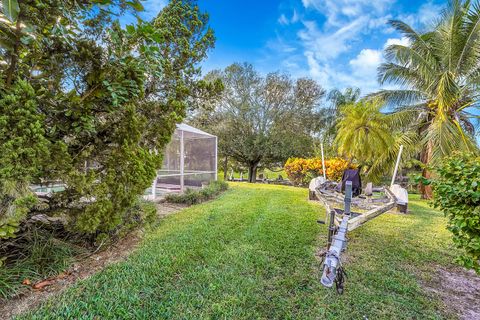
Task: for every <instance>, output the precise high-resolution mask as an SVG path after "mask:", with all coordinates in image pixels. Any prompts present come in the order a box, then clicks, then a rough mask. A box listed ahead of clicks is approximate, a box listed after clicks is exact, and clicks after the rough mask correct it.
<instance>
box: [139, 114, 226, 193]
mask: <svg viewBox="0 0 480 320" xmlns="http://www.w3.org/2000/svg"><path fill="white" fill-rule="evenodd" d="M217 148H218V138H217V137H216V136H214V135H212V134H209V133H207V132H204V131H202V130H200V129H197V128H194V127H192V126H189V125H187V124H185V123H181V124H178V125H177V128H176V130H175V133H174V134H173V136H172V140H171V142H170V143H169V144H168V145H167V147H166V148H165V151H164V160H163V166H162V168H161V169H160V170H158V171H157V177H156V179H155V180H154V181H153V183H152V187H151V188H150V190H149V191H147V194H146V198H147V199H150V200H155V198H156V197H157V196H158V195H162V194H167V193H172V192H183V191H185V189H186V188H196V187H201V186H202V185H203V184H205V183H208V182H210V181H212V180H217V179H218V173H217V169H218V150H217Z"/></svg>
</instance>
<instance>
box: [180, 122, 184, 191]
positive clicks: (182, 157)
mask: <svg viewBox="0 0 480 320" xmlns="http://www.w3.org/2000/svg"><path fill="white" fill-rule="evenodd" d="M184 143H185V141H184V139H183V130H182V134H181V135H180V191H182V192H183V190H184V187H185V180H184V173H185V146H184Z"/></svg>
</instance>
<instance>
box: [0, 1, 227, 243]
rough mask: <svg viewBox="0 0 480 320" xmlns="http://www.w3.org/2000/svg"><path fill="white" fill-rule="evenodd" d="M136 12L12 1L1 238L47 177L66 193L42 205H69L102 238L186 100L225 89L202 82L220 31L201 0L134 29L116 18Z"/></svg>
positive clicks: (131, 6) (0, 25)
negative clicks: (203, 65)
mask: <svg viewBox="0 0 480 320" xmlns="http://www.w3.org/2000/svg"><path fill="white" fill-rule="evenodd" d="M8 4H13V6H9V5H8ZM138 10H142V6H141V3H140V2H139V1H123V0H117V1H114V0H110V1H109V0H106V1H105V0H96V1H95V0H94V1H87V0H84V1H73V0H72V1H63V0H62V1H60V0H46V1H33V0H32V1H21V2H18V3H17V2H16V1H7V2H5V1H4V2H3V6H2V13H3V16H4V17H6V18H4V19H1V20H0V52H1V53H2V60H1V61H0V72H1V73H0V92H1V98H0V114H1V115H0V122H1V124H2V126H1V133H2V134H1V135H0V145H1V151H2V155H1V156H0V168H2V169H1V172H0V197H1V201H2V207H1V208H0V237H8V236H11V235H12V234H13V233H14V232H15V230H16V226H18V223H19V221H21V219H23V218H25V215H26V214H28V212H29V210H30V209H31V208H32V206H33V205H34V203H35V197H33V194H32V193H31V191H30V189H29V188H28V186H29V185H31V184H33V183H36V184H40V183H47V182H48V181H59V182H61V183H63V184H64V185H65V190H64V191H62V192H58V193H55V194H54V195H53V196H51V197H50V196H49V197H46V198H45V199H43V205H42V206H41V211H42V212H44V213H46V214H49V215H52V214H58V213H67V214H68V217H69V221H70V225H71V226H72V227H73V228H75V229H76V230H79V231H82V232H86V233H91V234H94V235H97V236H98V235H101V234H107V233H109V232H111V231H113V230H115V228H116V227H117V226H118V225H119V224H120V223H121V222H122V219H123V217H124V215H125V214H126V212H127V211H128V209H129V208H131V207H132V206H133V205H134V203H135V201H136V199H137V197H138V196H139V195H141V194H143V192H144V190H145V189H146V188H147V187H148V186H149V185H150V184H151V181H152V180H153V178H154V176H155V172H156V169H158V168H159V167H160V166H161V161H162V152H161V150H163V148H164V146H165V145H166V144H167V143H168V142H169V140H170V136H171V134H172V133H173V131H174V129H175V124H176V123H177V122H179V121H181V120H182V119H183V118H184V117H185V115H186V111H187V105H188V103H189V101H192V100H194V99H196V100H200V99H203V98H205V99H208V98H209V97H211V96H212V95H215V93H216V92H218V91H219V89H221V88H220V86H219V85H218V83H215V82H213V83H209V84H207V83H205V82H204V81H203V80H201V79H200V67H199V63H200V62H201V61H202V60H203V59H204V58H205V57H206V54H207V51H208V50H209V49H210V48H212V47H213V45H214V41H215V38H214V35H213V31H212V29H211V28H210V27H209V26H208V15H207V14H205V13H202V12H201V11H200V9H199V8H198V7H197V5H196V4H195V2H194V1H186V0H185V1H182V0H172V1H170V2H169V4H168V5H167V6H166V7H165V8H164V9H163V10H162V11H161V12H160V13H159V14H158V16H157V17H156V18H154V19H153V20H152V21H143V20H141V19H140V18H138V22H137V23H135V24H132V25H128V26H126V28H122V27H121V26H120V24H119V22H118V21H117V20H116V19H115V16H116V15H120V14H124V13H126V12H130V14H134V15H135V14H136V12H137V11H138ZM36 210H40V209H39V208H38V206H37V208H36Z"/></svg>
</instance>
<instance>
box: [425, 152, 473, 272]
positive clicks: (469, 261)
mask: <svg viewBox="0 0 480 320" xmlns="http://www.w3.org/2000/svg"><path fill="white" fill-rule="evenodd" d="M437 171H438V174H439V177H438V179H436V180H434V181H433V191H434V200H433V205H434V206H435V207H436V208H440V209H441V210H442V211H443V212H444V213H445V215H446V216H447V217H448V219H449V221H448V229H449V230H450V231H451V232H452V233H453V242H454V243H455V245H456V246H457V247H458V248H460V249H461V250H462V251H463V253H462V254H461V255H460V256H459V257H458V258H457V262H459V264H461V265H462V266H464V267H465V268H468V269H474V270H475V271H476V272H477V273H480V157H479V156H476V155H473V154H467V153H459V154H456V155H454V156H451V157H449V158H446V159H445V160H444V161H443V162H442V163H441V165H440V166H439V168H438V170H437Z"/></svg>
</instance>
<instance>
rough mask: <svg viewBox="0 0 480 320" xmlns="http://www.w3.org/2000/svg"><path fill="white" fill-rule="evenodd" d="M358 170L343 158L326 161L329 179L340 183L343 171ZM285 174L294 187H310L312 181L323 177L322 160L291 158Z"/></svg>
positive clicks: (287, 163)
mask: <svg viewBox="0 0 480 320" xmlns="http://www.w3.org/2000/svg"><path fill="white" fill-rule="evenodd" d="M354 168H356V165H355V164H352V163H349V162H348V161H346V160H344V159H342V158H332V159H328V160H325V169H326V174H327V179H328V180H332V181H340V179H341V178H342V174H343V171H345V170H346V169H354ZM285 173H286V174H287V176H288V179H289V180H290V181H291V182H292V183H293V184H294V185H308V183H309V182H310V180H312V179H313V178H315V177H318V176H322V175H323V169H322V159H321V158H309V159H305V158H290V159H288V160H287V162H286V163H285Z"/></svg>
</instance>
